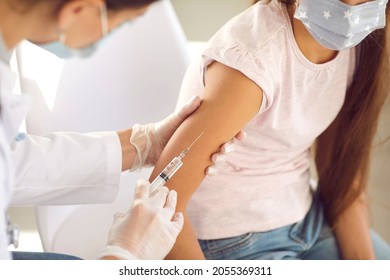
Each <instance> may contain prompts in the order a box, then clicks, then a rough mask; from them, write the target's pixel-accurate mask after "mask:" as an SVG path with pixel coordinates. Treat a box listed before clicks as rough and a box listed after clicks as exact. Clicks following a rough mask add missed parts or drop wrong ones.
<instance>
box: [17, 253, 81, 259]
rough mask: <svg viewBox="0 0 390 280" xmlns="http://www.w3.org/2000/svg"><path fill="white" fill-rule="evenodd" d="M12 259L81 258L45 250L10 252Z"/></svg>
mask: <svg viewBox="0 0 390 280" xmlns="http://www.w3.org/2000/svg"><path fill="white" fill-rule="evenodd" d="M12 259H13V260H81V259H80V258H78V257H74V256H70V255H65V254H57V253H46V252H20V251H16V252H12Z"/></svg>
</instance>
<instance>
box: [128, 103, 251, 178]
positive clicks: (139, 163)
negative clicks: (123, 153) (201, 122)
mask: <svg viewBox="0 0 390 280" xmlns="http://www.w3.org/2000/svg"><path fill="white" fill-rule="evenodd" d="M200 103H201V99H200V97H199V96H194V97H193V98H192V99H191V100H190V101H189V102H188V103H187V104H185V105H184V106H183V107H182V108H181V109H180V110H178V111H177V112H175V113H172V114H171V115H170V116H168V117H167V118H166V119H164V120H162V121H160V122H158V123H151V124H147V125H139V124H136V125H134V127H133V131H132V135H131V138H130V143H131V144H132V145H133V146H134V147H135V149H136V151H137V156H136V158H135V159H134V161H133V165H132V167H131V168H130V170H129V171H134V170H139V169H141V168H142V167H149V166H153V165H155V164H156V162H157V160H158V159H159V157H160V155H161V153H162V151H163V149H164V148H165V146H166V144H167V143H168V141H169V139H171V137H172V135H173V133H174V132H175V131H176V129H177V128H178V127H179V126H180V125H181V123H182V122H183V121H184V120H185V119H187V118H188V116H190V115H191V114H192V113H193V112H194V111H196V110H197V109H198V108H199V106H200ZM235 139H237V140H242V139H244V134H243V133H241V132H240V133H238V134H237V135H236V138H235ZM233 140H234V139H233ZM233 140H231V141H230V142H228V143H226V144H227V145H226V146H228V145H230V146H231V143H233ZM230 150H231V149H230ZM230 150H229V149H226V148H225V145H223V146H222V147H221V150H220V152H218V153H215V154H214V155H213V156H212V161H213V162H214V163H217V162H218V163H219V162H222V161H224V160H225V156H224V155H225V153H227V152H229V151H230ZM216 173H217V168H213V167H212V166H211V167H209V168H207V169H206V174H208V175H214V174H216Z"/></svg>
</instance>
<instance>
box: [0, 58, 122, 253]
mask: <svg viewBox="0 0 390 280" xmlns="http://www.w3.org/2000/svg"><path fill="white" fill-rule="evenodd" d="M15 81H16V75H15V74H14V73H13V72H12V71H11V69H10V67H9V65H8V64H7V63H6V62H4V61H2V60H0V259H8V258H10V255H9V253H8V252H7V247H8V237H7V234H6V219H5V212H6V210H7V208H8V207H9V205H43V204H45V205H53V204H54V205H55V204H57V205H58V204H83V203H102V202H110V201H113V200H114V198H115V196H116V194H117V192H118V190H119V180H120V174H121V168H122V158H121V156H122V153H121V146H120V142H119V138H118V136H117V133H116V132H100V133H90V134H77V133H56V134H52V135H48V136H47V137H39V136H30V135H24V134H22V135H18V132H17V130H18V128H19V126H20V123H21V122H22V120H23V119H24V118H25V116H26V114H27V111H28V100H26V96H24V95H14V94H12V89H13V86H14V83H15Z"/></svg>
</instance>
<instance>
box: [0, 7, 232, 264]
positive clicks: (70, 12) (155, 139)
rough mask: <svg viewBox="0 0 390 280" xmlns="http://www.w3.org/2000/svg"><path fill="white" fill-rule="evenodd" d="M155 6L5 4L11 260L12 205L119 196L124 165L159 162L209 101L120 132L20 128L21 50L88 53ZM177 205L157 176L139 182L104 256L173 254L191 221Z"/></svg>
mask: <svg viewBox="0 0 390 280" xmlns="http://www.w3.org/2000/svg"><path fill="white" fill-rule="evenodd" d="M153 2H156V0H149V1H148V0H107V1H104V0H0V259H8V258H10V254H9V252H8V251H7V247H8V239H9V237H8V235H7V232H6V225H7V220H6V217H5V214H6V210H7V208H8V206H9V205H11V204H16V205H22V204H24V205H26V204H27V205H39V204H80V203H101V202H110V201H112V200H113V199H114V198H115V196H116V194H117V191H118V186H119V179H120V174H121V171H125V170H130V171H131V170H136V169H139V168H142V167H144V166H151V165H153V164H154V163H155V162H156V160H157V159H158V158H159V156H160V154H161V152H162V149H163V148H164V147H165V145H166V143H167V142H168V140H169V139H170V137H171V136H172V134H173V133H174V132H175V130H176V128H177V127H178V126H179V125H180V124H181V123H182V122H183V120H185V119H186V118H187V117H188V116H189V115H190V114H191V113H192V112H193V111H195V110H196V109H197V108H198V107H199V105H200V99H199V98H195V99H193V100H192V101H191V102H190V103H189V104H187V105H186V106H184V107H183V108H182V109H181V110H179V111H178V112H176V113H173V114H172V115H171V116H169V117H168V118H166V119H165V120H163V121H161V122H158V123H154V124H149V125H145V126H141V125H136V126H134V127H133V128H131V129H128V130H125V131H119V132H100V133H89V134H77V133H56V134H53V135H49V136H46V137H37V136H32V135H23V134H18V133H17V129H18V128H19V126H20V123H21V121H22V120H23V118H24V117H25V115H26V113H27V111H28V101H27V100H26V99H25V96H23V95H21V96H16V95H13V94H12V89H13V86H14V83H15V74H14V73H12V71H11V70H10V67H9V60H10V57H11V53H12V49H13V48H14V47H15V46H16V45H17V44H18V43H19V42H20V41H22V40H23V39H26V40H29V41H31V42H34V43H35V44H37V45H40V46H41V47H43V48H45V49H47V50H49V51H51V52H53V53H54V54H56V55H58V56H60V57H62V58H68V57H73V56H88V55H90V54H91V53H92V52H93V50H94V49H96V47H97V46H98V44H99V42H100V41H101V39H102V38H103V37H107V36H108V35H109V34H110V32H111V31H112V30H113V29H114V28H116V27H118V26H119V25H121V24H122V23H124V22H126V21H131V20H133V19H135V18H136V17H138V16H140V15H142V14H143V13H144V12H145V11H146V10H147V8H148V6H149V5H150V4H152V3H153ZM41 67H42V65H41ZM238 138H240V136H238ZM213 158H214V159H215V158H223V156H219V154H215V155H214V156H213ZM214 169H215V168H214ZM129 204H130V203H129ZM175 208H176V193H175V192H174V191H169V190H168V189H167V188H165V187H164V188H163V189H161V190H160V191H159V192H158V193H157V194H156V195H154V196H153V197H149V182H147V181H145V180H140V181H138V182H137V186H136V188H135V197H134V201H133V203H132V206H131V207H130V209H129V211H128V212H127V213H118V214H117V215H116V216H115V219H114V223H113V226H112V228H111V229H110V232H109V236H108V241H107V246H106V247H105V248H104V249H103V251H102V255H101V258H102V259H163V258H164V257H165V256H166V254H167V253H168V252H169V251H170V249H171V248H172V246H173V244H174V242H175V240H176V237H177V235H178V234H179V232H180V230H181V228H182V226H183V216H182V214H181V213H175V212H176V211H175Z"/></svg>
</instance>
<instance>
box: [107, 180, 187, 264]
mask: <svg viewBox="0 0 390 280" xmlns="http://www.w3.org/2000/svg"><path fill="white" fill-rule="evenodd" d="M149 191H150V184H149V182H148V181H146V180H139V181H138V182H137V186H136V188H135V195H134V202H133V205H132V207H131V208H130V209H129V211H128V212H127V213H125V214H123V213H117V214H116V215H115V220H114V223H113V225H112V227H111V229H110V232H109V235H108V241H107V247H106V248H105V250H104V251H103V254H102V255H101V257H103V256H112V257H117V258H119V259H140V260H157V259H158V260H162V259H164V258H165V256H166V255H167V254H168V253H169V252H170V251H171V249H172V247H173V245H174V243H175V241H176V238H177V236H178V234H179V233H180V231H181V229H182V227H183V222H184V218H183V214H182V213H176V214H175V209H176V202H177V193H176V192H175V191H169V190H168V188H166V187H163V188H161V189H160V190H159V191H158V192H157V193H156V194H154V195H153V196H152V197H149Z"/></svg>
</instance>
